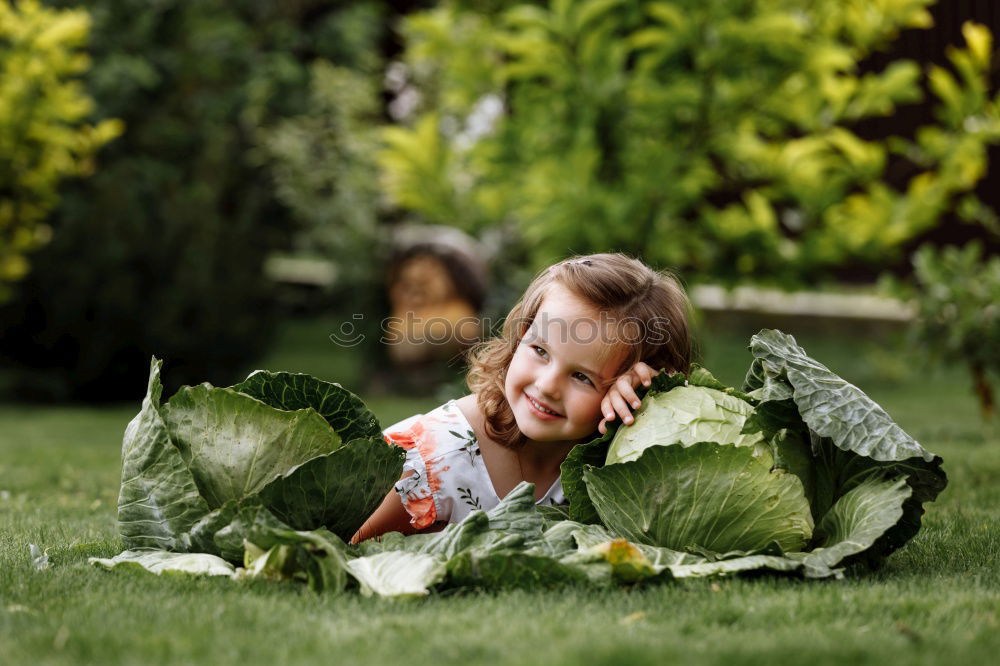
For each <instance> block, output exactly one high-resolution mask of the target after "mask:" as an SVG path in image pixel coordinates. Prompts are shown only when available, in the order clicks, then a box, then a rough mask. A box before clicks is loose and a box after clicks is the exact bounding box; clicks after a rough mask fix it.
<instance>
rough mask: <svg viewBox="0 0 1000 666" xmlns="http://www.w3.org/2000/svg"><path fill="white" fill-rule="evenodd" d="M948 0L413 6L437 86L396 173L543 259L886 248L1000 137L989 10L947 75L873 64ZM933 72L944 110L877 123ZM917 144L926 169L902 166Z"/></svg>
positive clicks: (393, 140)
mask: <svg viewBox="0 0 1000 666" xmlns="http://www.w3.org/2000/svg"><path fill="white" fill-rule="evenodd" d="M932 1H933V0H885V1H883V2H878V3H873V2H869V1H867V0H850V1H845V0H786V1H784V2H772V1H765V0H748V1H745V2H738V3H733V2H717V1H712V0H709V1H706V0H658V1H649V0H585V1H581V2H570V1H569V0H549V1H546V2H539V3H523V2H522V3H515V2H508V3H502V4H504V5H505V8H503V9H491V10H488V11H487V10H483V9H482V8H481V7H480V5H479V4H478V3H471V2H443V3H441V4H440V6H439V7H437V8H435V9H433V10H430V11H426V12H422V13H419V14H415V15H413V16H411V17H409V18H408V19H407V21H406V22H405V25H404V34H405V36H406V45H407V48H406V52H405V54H404V61H405V64H406V66H407V68H408V72H409V78H410V82H411V87H412V89H413V90H414V91H417V93H419V98H420V101H419V104H418V105H417V106H416V109H415V111H414V112H413V113H412V114H410V115H409V116H404V117H403V119H402V122H401V124H400V125H398V126H393V127H391V128H388V129H387V130H386V132H385V144H386V149H385V151H384V152H383V153H382V155H381V160H380V161H381V165H382V168H383V172H384V182H385V184H386V187H387V190H388V192H389V194H390V195H391V196H392V197H393V198H394V200H395V201H396V202H397V204H398V205H399V206H401V207H402V208H403V209H405V210H408V211H412V212H415V213H417V214H419V215H421V216H423V217H424V218H426V219H428V220H430V221H433V222H438V223H445V224H456V225H460V226H463V227H465V228H467V229H471V230H481V229H484V228H487V227H493V226H496V225H505V226H507V227H511V228H513V229H515V230H516V231H517V233H518V234H519V236H520V239H521V241H520V242H521V244H522V246H523V247H525V248H527V252H528V253H529V256H530V262H531V265H532V267H534V268H537V267H539V266H543V265H545V264H546V263H548V262H550V261H552V260H553V259H557V258H559V257H562V256H565V254H566V253H567V252H592V251H606V250H623V251H627V252H631V253H634V254H637V255H639V256H642V257H643V258H645V259H646V260H648V261H650V262H652V263H655V264H660V265H669V266H673V267H676V268H678V269H680V270H682V271H683V272H684V273H685V275H688V276H690V277H692V278H699V277H703V278H707V279H711V280H725V281H728V282H731V283H732V282H737V281H740V280H745V279H754V280H757V281H773V282H780V283H783V284H791V283H796V282H802V281H811V280H814V279H817V278H819V277H822V276H824V275H826V274H829V273H830V272H831V270H832V269H833V268H835V267H837V266H839V265H843V264H844V263H848V262H856V261H865V260H867V261H871V262H873V263H884V262H885V261H886V259H887V258H888V257H891V256H893V253H898V251H899V249H900V248H901V246H902V245H903V244H904V243H906V242H907V241H909V240H911V239H913V238H915V237H917V236H918V235H919V234H921V233H923V232H924V231H926V230H927V229H928V228H930V227H932V226H933V225H935V224H937V222H938V221H939V219H940V217H941V215H942V214H943V212H944V211H945V210H947V209H948V208H949V207H950V206H952V205H954V203H955V201H956V200H957V199H958V198H959V197H961V196H962V195H963V194H964V193H965V192H967V191H969V190H971V189H972V188H973V187H974V186H975V184H976V183H977V182H978V181H979V180H980V179H981V178H982V177H983V176H984V174H985V169H986V152H987V149H988V147H989V146H990V145H993V144H996V143H997V142H998V141H1000V111H998V103H997V100H996V98H995V97H991V93H990V90H989V84H988V73H989V66H990V63H989V53H990V50H991V46H990V34H989V31H988V30H986V29H985V28H983V27H982V26H974V25H971V24H969V25H966V26H965V28H964V30H963V32H964V35H965V38H966V42H967V48H966V49H962V50H959V49H952V51H951V53H950V59H951V65H952V66H951V67H950V68H949V69H945V68H942V67H933V68H931V69H930V70H929V71H928V72H927V74H926V79H925V77H924V76H922V73H921V70H920V68H919V67H918V66H917V65H916V64H915V63H913V62H910V61H895V62H890V63H889V64H888V65H887V66H886V67H885V68H884V69H883V70H881V71H877V72H872V73H869V74H864V75H862V74H860V73H859V63H860V62H862V61H863V60H864V59H865V58H867V57H868V56H870V55H871V54H873V53H876V52H878V51H880V50H883V49H884V48H885V47H886V45H887V44H889V43H890V42H891V40H893V39H894V38H896V37H897V36H898V34H899V32H900V31H902V30H904V29H907V28H914V27H927V26H929V25H930V21H931V17H930V14H929V13H928V12H927V10H926V7H927V6H928V5H929V4H931V3H932ZM497 4H499V3H492V4H491V7H495V6H496V5H497ZM924 80H926V82H927V83H928V85H929V88H930V90H931V91H932V92H933V94H934V96H935V98H936V109H937V110H938V116H937V119H936V124H934V125H931V126H928V127H925V128H922V129H921V130H920V131H919V132H918V133H917V135H916V136H915V137H912V138H909V139H907V138H903V139H895V140H891V141H869V140H865V139H863V138H861V137H860V136H859V134H858V133H857V132H856V128H857V126H858V125H859V124H860V123H861V122H862V121H864V120H865V119H868V118H873V117H879V116H890V115H892V114H893V113H894V111H895V110H896V108H897V107H898V106H899V105H902V104H909V103H914V102H917V101H919V100H920V98H921V96H922V93H921V83H922V82H923V81H924ZM498 108H499V109H500V112H499V113H496V109H498ZM491 109H493V111H492V115H491V113H490V110H491ZM903 161H905V162H908V163H909V165H910V166H913V167H915V169H914V171H915V172H916V175H915V176H914V177H913V178H911V179H909V180H908V182H905V183H902V185H901V187H897V186H895V185H890V184H889V183H888V182H887V178H886V174H887V170H888V168H889V167H890V166H892V165H894V164H899V163H900V162H903Z"/></svg>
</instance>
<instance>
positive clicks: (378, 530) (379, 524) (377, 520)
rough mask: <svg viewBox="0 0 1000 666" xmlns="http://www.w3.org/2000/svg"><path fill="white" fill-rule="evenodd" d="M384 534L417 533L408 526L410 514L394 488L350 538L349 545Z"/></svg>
mask: <svg viewBox="0 0 1000 666" xmlns="http://www.w3.org/2000/svg"><path fill="white" fill-rule="evenodd" d="M386 532H402V533H403V534H415V533H416V532H417V530H416V529H414V527H413V525H410V514H409V513H407V512H406V508H404V507H403V501H402V499H400V497H399V493H397V492H396V489H395V488H393V489H392V490H390V491H389V494H387V495H386V496H385V499H383V500H382V503H381V504H379V507H378V508H377V509H375V513H373V514H372V515H371V516H369V517H368V520H366V521H365V524H364V525H362V526H361V529H359V530H358V531H357V532H355V533H354V536H352V537H351V543H358V542H360V541H365V540H366V539H371V538H372V537H377V536H381V535H383V534H385V533H386Z"/></svg>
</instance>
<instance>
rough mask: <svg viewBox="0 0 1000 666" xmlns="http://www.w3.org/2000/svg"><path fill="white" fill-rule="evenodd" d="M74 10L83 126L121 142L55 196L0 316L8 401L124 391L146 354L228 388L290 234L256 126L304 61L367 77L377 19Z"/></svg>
mask: <svg viewBox="0 0 1000 666" xmlns="http://www.w3.org/2000/svg"><path fill="white" fill-rule="evenodd" d="M52 4H57V5H58V4H63V5H71V4H73V5H75V4H78V3H70V2H65V3H52ZM86 7H87V11H89V12H90V15H91V17H92V21H93V28H92V31H91V37H90V46H89V51H90V54H91V57H92V60H93V64H92V66H91V68H90V70H89V72H88V73H87V76H86V78H85V83H86V86H87V89H88V90H89V93H90V95H91V96H92V97H93V98H94V100H95V102H96V108H95V110H94V113H93V116H94V117H95V118H96V119H97V120H101V119H104V118H120V119H121V120H122V121H123V122H124V125H125V132H124V134H123V135H122V136H121V138H119V139H118V140H117V141H115V142H114V143H112V144H111V145H109V146H108V147H107V148H105V149H104V150H103V151H102V152H101V154H100V156H99V158H98V168H97V169H96V172H95V173H94V174H93V175H92V176H91V177H90V178H88V179H87V180H84V181H79V182H76V183H73V184H72V185H71V186H69V187H66V188H63V190H62V194H63V196H62V203H61V205H60V206H59V208H58V209H57V210H56V211H55V212H54V213H53V215H52V217H51V219H50V225H51V227H52V229H53V230H54V237H53V241H52V242H51V243H50V244H49V245H48V246H47V247H46V248H45V249H44V250H43V251H40V252H38V253H37V254H35V255H34V257H33V259H32V264H33V265H32V271H31V273H30V274H29V276H28V277H27V278H26V279H25V280H24V281H23V282H22V283H21V284H20V285H19V287H18V290H17V294H16V297H15V298H14V299H13V301H12V302H10V303H8V304H7V305H6V306H5V307H4V308H3V310H2V313H0V354H2V355H3V357H4V359H5V361H6V363H7V364H8V365H9V366H12V367H13V368H14V371H15V373H14V379H13V380H11V381H12V382H13V383H14V384H15V385H16V387H17V391H18V394H19V395H21V396H30V397H38V398H115V397H121V396H124V395H128V396H132V395H134V394H135V387H136V386H137V385H141V383H142V374H143V372H142V371H141V368H142V367H143V366H145V365H146V364H147V363H148V359H149V356H150V355H151V354H152V353H156V354H157V355H159V356H161V357H166V358H168V359H170V360H171V362H172V365H173V366H174V367H175V368H176V370H177V378H178V381H181V382H185V383H195V382H199V381H203V380H208V381H212V382H218V383H227V382H230V381H231V380H232V379H233V378H234V377H235V376H238V375H239V374H240V373H242V372H243V371H244V370H245V369H246V366H247V364H248V363H250V362H252V360H253V359H255V358H257V357H259V355H260V354H261V353H262V351H263V350H264V349H265V348H266V346H267V344H268V342H269V340H270V337H271V333H272V329H273V325H274V322H275V319H276V312H275V310H274V300H273V298H272V293H271V292H272V286H271V284H270V283H269V282H268V281H267V280H266V278H265V276H264V273H263V270H262V265H263V261H264V259H265V257H266V256H267V255H268V254H269V253H271V252H273V251H275V250H276V249H281V248H286V247H288V246H289V245H290V243H291V240H290V239H291V237H292V235H293V232H294V229H295V227H296V224H297V220H296V219H295V218H294V217H293V216H291V215H290V214H289V213H288V209H287V208H286V207H285V206H284V205H283V204H282V203H281V200H280V199H279V196H278V194H277V191H276V188H275V186H274V179H273V178H272V175H271V173H270V170H269V167H268V159H269V156H268V152H267V146H268V145H272V144H274V143H276V142H277V139H275V141H270V140H269V138H268V130H269V129H270V128H271V127H272V126H275V125H277V124H278V123H279V121H280V120H281V119H282V118H287V117H290V116H292V115H294V114H296V113H302V112H304V111H305V110H306V108H307V107H308V104H309V101H310V99H309V71H310V64H311V63H313V62H315V61H317V60H323V61H329V62H334V63H338V64H339V66H341V67H346V68H351V69H354V70H357V71H358V72H367V73H368V74H369V75H370V76H374V74H375V70H376V69H377V66H378V56H377V53H378V49H377V45H378V42H379V40H380V39H383V38H384V34H383V33H384V32H385V30H387V25H386V20H385V16H384V14H385V12H386V11H387V10H386V8H385V6H384V4H383V3H380V2H349V3H330V2H317V1H312V0H302V1H298V2H286V3H272V2H264V1H254V0H237V1H226V2H223V1H221V0H205V1H203V2H196V3H188V2H179V1H176V0H157V1H156V2H149V1H147V0H96V1H93V2H88V3H86ZM279 180H280V179H279ZM327 223H328V224H329V225H330V226H331V227H335V226H336V225H338V224H339V223H340V220H338V219H328V220H327Z"/></svg>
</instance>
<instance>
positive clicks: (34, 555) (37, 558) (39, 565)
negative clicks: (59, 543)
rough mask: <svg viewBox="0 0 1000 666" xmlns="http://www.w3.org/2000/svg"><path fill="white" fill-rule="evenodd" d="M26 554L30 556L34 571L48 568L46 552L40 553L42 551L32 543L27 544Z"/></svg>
mask: <svg viewBox="0 0 1000 666" xmlns="http://www.w3.org/2000/svg"><path fill="white" fill-rule="evenodd" d="M28 552H29V553H30V554H31V566H33V567H34V568H35V571H45V570H46V569H48V568H49V554H48V552H42V549H41V548H39V547H38V546H36V545H35V544H33V543H29V544H28Z"/></svg>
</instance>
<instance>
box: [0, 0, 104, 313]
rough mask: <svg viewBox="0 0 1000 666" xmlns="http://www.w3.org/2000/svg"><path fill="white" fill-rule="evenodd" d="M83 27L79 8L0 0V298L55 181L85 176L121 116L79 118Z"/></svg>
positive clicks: (17, 271)
mask: <svg viewBox="0 0 1000 666" xmlns="http://www.w3.org/2000/svg"><path fill="white" fill-rule="evenodd" d="M89 32H90V16H89V15H88V14H87V11H86V10H85V9H74V10H66V11H54V10H51V9H46V8H45V7H43V6H42V5H41V4H40V3H38V2H34V1H33V0H27V1H25V2H19V3H17V4H12V3H11V2H8V0H0V302H2V301H4V300H5V299H6V298H7V297H8V296H9V294H10V285H11V283H14V282H16V281H18V280H20V279H22V278H23V277H24V276H25V275H26V274H27V273H28V270H29V261H28V258H27V254H28V253H29V252H31V251H33V250H35V249H37V248H38V247H41V246H42V245H44V244H45V242H46V241H47V239H48V237H49V236H50V235H51V229H50V228H49V227H48V225H46V224H45V220H46V218H47V216H48V215H49V213H50V212H51V210H52V208H53V207H54V206H55V205H56V204H57V203H58V200H59V197H58V191H57V188H58V185H59V183H60V182H61V181H63V180H64V179H66V178H68V177H73V176H86V175H88V174H89V173H90V172H91V170H92V168H93V161H92V156H93V154H94V152H96V151H97V149H98V148H99V147H100V146H101V145H102V144H104V143H106V142H108V141H109V140H111V139H113V138H114V137H115V136H117V135H118V134H120V133H121V129H122V128H121V123H120V122H118V121H117V120H105V121H103V122H101V123H98V124H97V125H90V124H87V123H85V122H84V121H85V120H86V118H87V115H88V114H89V113H90V111H91V109H92V108H93V101H92V100H91V99H90V97H89V96H88V95H87V94H86V92H85V91H84V90H83V88H82V87H81V86H80V81H79V76H80V75H82V74H83V73H84V72H86V70H87V68H88V66H89V65H90V60H89V59H88V58H87V56H86V55H85V54H84V53H83V52H82V50H81V49H82V48H83V47H84V46H85V45H86V43H87V38H88V34H89Z"/></svg>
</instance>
